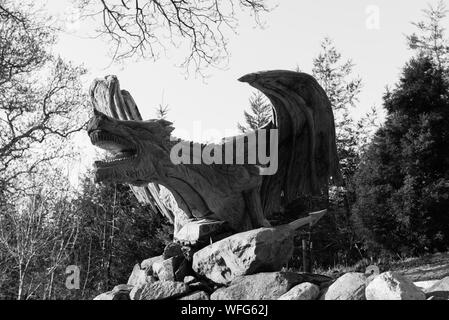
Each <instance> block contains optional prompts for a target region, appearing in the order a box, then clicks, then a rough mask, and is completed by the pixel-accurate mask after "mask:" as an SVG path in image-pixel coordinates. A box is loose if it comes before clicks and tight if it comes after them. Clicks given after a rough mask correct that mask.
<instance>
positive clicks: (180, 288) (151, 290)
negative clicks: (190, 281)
mask: <svg viewBox="0 0 449 320" xmlns="http://www.w3.org/2000/svg"><path fill="white" fill-rule="evenodd" d="M188 292H189V287H188V286H187V285H186V284H185V283H183V282H175V281H157V282H153V283H150V284H146V285H145V286H144V287H143V288H141V290H140V292H139V295H138V298H139V300H161V299H168V298H178V297H180V296H184V295H186V294H187V293H188Z"/></svg>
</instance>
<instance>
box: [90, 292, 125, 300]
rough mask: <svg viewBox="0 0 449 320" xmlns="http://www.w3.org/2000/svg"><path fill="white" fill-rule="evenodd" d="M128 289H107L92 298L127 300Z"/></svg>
mask: <svg viewBox="0 0 449 320" xmlns="http://www.w3.org/2000/svg"><path fill="white" fill-rule="evenodd" d="M129 299H130V298H129V291H114V290H112V291H108V292H105V293H102V294H100V295H98V296H96V297H95V298H94V300H129Z"/></svg>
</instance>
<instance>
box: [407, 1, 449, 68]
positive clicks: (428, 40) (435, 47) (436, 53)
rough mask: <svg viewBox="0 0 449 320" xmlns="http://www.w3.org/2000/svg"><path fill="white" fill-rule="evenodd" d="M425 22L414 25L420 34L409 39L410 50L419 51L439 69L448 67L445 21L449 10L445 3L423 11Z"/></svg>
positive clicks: (448, 42)
mask: <svg viewBox="0 0 449 320" xmlns="http://www.w3.org/2000/svg"><path fill="white" fill-rule="evenodd" d="M423 13H424V16H425V18H426V19H425V20H424V21H419V22H415V23H413V25H415V26H416V27H417V28H418V33H413V34H412V35H410V36H408V37H407V41H408V45H409V48H410V49H412V50H418V51H419V52H421V53H422V54H424V55H426V56H427V57H429V58H431V59H432V60H433V61H434V63H435V64H436V66H437V67H438V68H439V69H442V68H445V67H447V62H448V60H449V40H448V39H447V38H446V36H445V31H446V30H445V28H444V27H443V21H444V19H445V18H446V16H447V13H448V10H447V7H446V4H445V3H444V2H443V1H440V2H438V4H437V5H436V6H431V5H429V7H428V8H427V9H425V10H423Z"/></svg>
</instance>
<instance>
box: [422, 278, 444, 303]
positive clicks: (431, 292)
mask: <svg viewBox="0 0 449 320" xmlns="http://www.w3.org/2000/svg"><path fill="white" fill-rule="evenodd" d="M424 292H425V293H426V296H427V297H433V299H434V300H437V299H438V300H447V299H449V277H445V278H443V279H441V280H438V281H437V282H436V283H434V284H433V285H432V286H430V287H429V288H427V289H425V290H424Z"/></svg>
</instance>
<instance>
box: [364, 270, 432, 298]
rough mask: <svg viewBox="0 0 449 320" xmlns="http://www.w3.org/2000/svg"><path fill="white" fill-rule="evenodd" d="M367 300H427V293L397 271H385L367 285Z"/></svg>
mask: <svg viewBox="0 0 449 320" xmlns="http://www.w3.org/2000/svg"><path fill="white" fill-rule="evenodd" d="M365 295H366V299H367V300H425V299H426V295H425V294H424V292H422V291H421V290H420V289H419V288H418V287H417V286H415V285H414V284H413V282H411V281H410V280H408V279H406V278H404V277H403V276H401V275H400V274H398V273H395V272H391V271H388V272H384V273H381V274H380V275H378V276H377V277H375V278H374V279H373V280H372V281H371V282H370V283H369V284H368V286H367V287H366V290H365Z"/></svg>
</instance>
